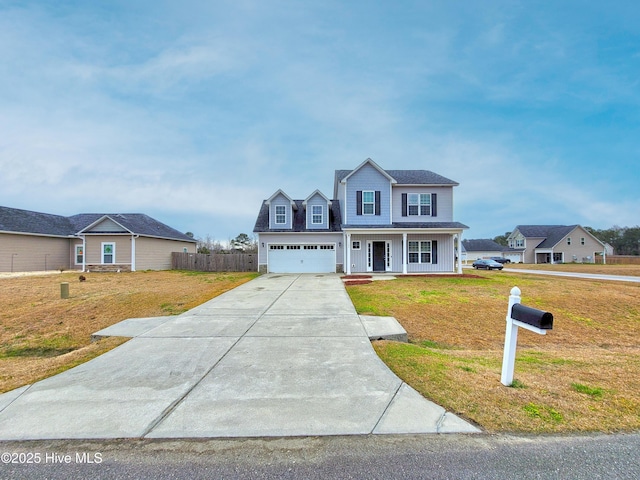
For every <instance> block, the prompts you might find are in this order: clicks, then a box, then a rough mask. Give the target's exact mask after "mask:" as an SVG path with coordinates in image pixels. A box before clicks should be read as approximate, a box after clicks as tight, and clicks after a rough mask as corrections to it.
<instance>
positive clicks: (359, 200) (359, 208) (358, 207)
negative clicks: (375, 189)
mask: <svg viewBox="0 0 640 480" xmlns="http://www.w3.org/2000/svg"><path fill="white" fill-rule="evenodd" d="M356 215H362V190H358V191H357V192H356Z"/></svg>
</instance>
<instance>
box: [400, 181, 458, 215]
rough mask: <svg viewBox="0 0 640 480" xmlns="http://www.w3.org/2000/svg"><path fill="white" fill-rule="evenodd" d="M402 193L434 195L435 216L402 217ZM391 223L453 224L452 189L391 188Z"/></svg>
mask: <svg viewBox="0 0 640 480" xmlns="http://www.w3.org/2000/svg"><path fill="white" fill-rule="evenodd" d="M403 193H407V194H408V193H435V194H437V198H438V200H437V201H438V205H437V210H436V214H437V215H436V216H435V217H434V216H419V215H411V216H409V215H407V216H406V217H403V216H402V194H403ZM392 205H393V221H394V222H404V223H411V222H415V223H424V222H453V187H409V186H394V187H393V202H392Z"/></svg>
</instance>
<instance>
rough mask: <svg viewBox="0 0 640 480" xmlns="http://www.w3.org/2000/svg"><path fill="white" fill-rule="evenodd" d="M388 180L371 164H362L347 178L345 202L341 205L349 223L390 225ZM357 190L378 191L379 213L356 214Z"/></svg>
mask: <svg viewBox="0 0 640 480" xmlns="http://www.w3.org/2000/svg"><path fill="white" fill-rule="evenodd" d="M389 186H390V181H389V179H388V178H387V177H385V176H384V175H382V174H381V173H380V172H379V171H378V170H376V169H375V168H374V167H372V166H371V165H364V166H363V167H362V168H361V169H360V170H358V171H357V172H355V173H354V174H353V175H352V176H350V177H349V178H348V179H347V192H346V195H347V198H346V204H341V205H340V206H341V207H344V208H345V209H346V212H347V214H346V217H347V220H346V221H345V223H348V224H349V225H390V224H391V197H390V195H391V192H390V188H389ZM358 191H379V192H380V215H358V214H357V199H356V193H357V192H358Z"/></svg>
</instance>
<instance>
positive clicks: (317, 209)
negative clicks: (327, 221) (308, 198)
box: [311, 205, 324, 225]
mask: <svg viewBox="0 0 640 480" xmlns="http://www.w3.org/2000/svg"><path fill="white" fill-rule="evenodd" d="M311 223H312V224H314V225H322V223H324V222H323V219H322V205H312V206H311Z"/></svg>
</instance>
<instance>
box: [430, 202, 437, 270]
mask: <svg viewBox="0 0 640 480" xmlns="http://www.w3.org/2000/svg"><path fill="white" fill-rule="evenodd" d="M434 195H435V194H434ZM431 263H433V264H434V265H435V264H436V263H438V241H437V240H432V241H431Z"/></svg>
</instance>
